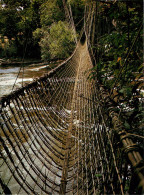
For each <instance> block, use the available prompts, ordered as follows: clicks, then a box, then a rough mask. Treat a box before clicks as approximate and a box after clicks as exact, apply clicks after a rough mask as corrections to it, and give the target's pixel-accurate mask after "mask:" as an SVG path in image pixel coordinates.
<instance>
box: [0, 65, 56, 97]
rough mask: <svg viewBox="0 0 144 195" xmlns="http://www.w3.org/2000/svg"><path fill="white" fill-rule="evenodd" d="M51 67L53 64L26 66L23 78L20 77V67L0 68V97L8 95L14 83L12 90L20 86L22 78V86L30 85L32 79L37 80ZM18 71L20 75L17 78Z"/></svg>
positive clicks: (21, 72)
mask: <svg viewBox="0 0 144 195" xmlns="http://www.w3.org/2000/svg"><path fill="white" fill-rule="evenodd" d="M52 66H54V64H44V63H43V64H30V65H27V66H25V67H24V76H22V75H23V68H21V67H20V66H17V65H16V66H15V65H12V66H11V65H10V66H0V97H2V96H4V95H7V94H9V93H10V92H11V91H12V88H13V85H14V83H15V81H16V83H15V87H14V90H15V89H16V88H19V87H21V86H22V77H23V83H24V84H25V83H30V82H32V81H33V79H34V78H38V77H40V76H42V75H44V74H45V73H48V71H49V70H50V69H51V67H52ZM20 68H21V71H20ZM19 71H20V74H19V76H18V78H17V75H18V73H19ZM16 78H17V80H16Z"/></svg>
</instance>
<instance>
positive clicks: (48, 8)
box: [40, 0, 65, 27]
mask: <svg viewBox="0 0 144 195" xmlns="http://www.w3.org/2000/svg"><path fill="white" fill-rule="evenodd" d="M40 11H41V25H42V26H43V27H44V26H50V25H51V24H52V23H53V22H58V21H59V20H64V19H65V16H64V10H63V9H61V8H60V4H59V3H58V1H57V0H49V1H46V2H45V3H43V4H42V5H41V8H40Z"/></svg>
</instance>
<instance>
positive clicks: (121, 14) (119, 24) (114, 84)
mask: <svg viewBox="0 0 144 195" xmlns="http://www.w3.org/2000/svg"><path fill="white" fill-rule="evenodd" d="M97 13H98V14H97V16H96V18H97V24H96V33H95V45H93V49H94V53H95V56H96V61H97V64H96V67H94V68H93V69H92V74H91V78H93V77H97V78H98V80H99V82H100V83H102V84H103V85H104V86H105V87H107V88H108V89H109V92H110V96H111V98H112V99H113V100H114V101H115V102H116V103H117V105H118V108H119V110H120V113H121V116H122V120H123V125H124V127H125V129H126V130H127V131H128V132H131V133H135V134H139V135H141V134H142V128H141V127H142V124H143V111H142V109H141V108H142V98H143V94H142V93H141V91H140V90H141V88H142V83H141V82H142V81H141V77H142V76H143V74H142V62H143V45H142V42H143V41H142V28H141V27H142V22H143V21H142V1H141V0H139V1H138V2H135V1H125V2H120V1H119V2H118V1H117V2H116V3H110V4H107V3H97ZM136 141H137V142H139V143H140V144H142V143H141V141H140V140H139V139H137V140H136Z"/></svg>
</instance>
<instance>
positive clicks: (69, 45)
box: [40, 21, 74, 59]
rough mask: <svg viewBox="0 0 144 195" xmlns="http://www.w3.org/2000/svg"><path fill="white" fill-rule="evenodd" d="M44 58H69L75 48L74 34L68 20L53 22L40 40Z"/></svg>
mask: <svg viewBox="0 0 144 195" xmlns="http://www.w3.org/2000/svg"><path fill="white" fill-rule="evenodd" d="M40 46H41V53H42V59H48V58H52V59H53V58H67V57H68V56H69V54H70V53H71V52H72V51H73V49H74V35H73V33H72V29H70V28H69V25H68V24H67V23H66V22H62V21H59V22H58V23H53V24H52V25H51V27H50V29H49V32H48V30H47V31H44V32H43V38H42V39H41V41H40Z"/></svg>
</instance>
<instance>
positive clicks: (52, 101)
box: [0, 22, 144, 194]
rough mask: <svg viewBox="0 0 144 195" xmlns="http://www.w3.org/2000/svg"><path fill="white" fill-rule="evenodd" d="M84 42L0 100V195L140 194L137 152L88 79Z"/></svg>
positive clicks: (108, 102)
mask: <svg viewBox="0 0 144 195" xmlns="http://www.w3.org/2000/svg"><path fill="white" fill-rule="evenodd" d="M90 25H91V23H90V22H89V25H88V27H87V28H86V27H85V29H89V28H90ZM85 34H86V38H85V42H82V41H79V42H78V43H77V46H76V49H75V51H74V52H73V54H72V55H71V57H70V58H68V59H67V60H66V61H64V62H63V63H62V64H60V65H59V66H57V67H56V68H55V69H53V70H51V71H50V72H49V73H48V74H47V75H45V76H43V77H40V78H39V79H37V80H36V81H33V82H32V83H30V84H28V85H26V86H24V87H22V88H20V89H18V90H16V91H14V92H12V93H10V94H9V95H7V96H4V97H2V98H1V111H0V112H1V117H0V120H1V131H0V142H1V145H0V154H1V156H0V175H1V178H0V193H2V194H125V192H127V190H129V193H135V192H136V191H137V192H139V193H142V192H143V188H144V187H143V186H144V175H143V173H142V171H143V166H144V165H143V159H142V157H141V155H140V153H139V149H138V146H137V145H136V144H135V143H133V141H132V139H131V137H130V135H129V134H128V133H127V132H126V130H125V129H124V128H123V125H122V122H121V121H120V120H119V116H118V114H117V113H116V112H115V111H114V109H113V108H114V105H113V102H111V100H110V99H109V96H108V93H107V92H106V91H105V90H104V88H103V86H100V85H99V83H98V81H97V80H94V79H88V76H89V73H90V70H91V68H92V67H93V63H92V57H91V56H92V55H91V52H90V47H89V41H88V37H89V36H88V33H87V30H86V31H85ZM105 109H107V110H108V111H107V112H106V113H105Z"/></svg>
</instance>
